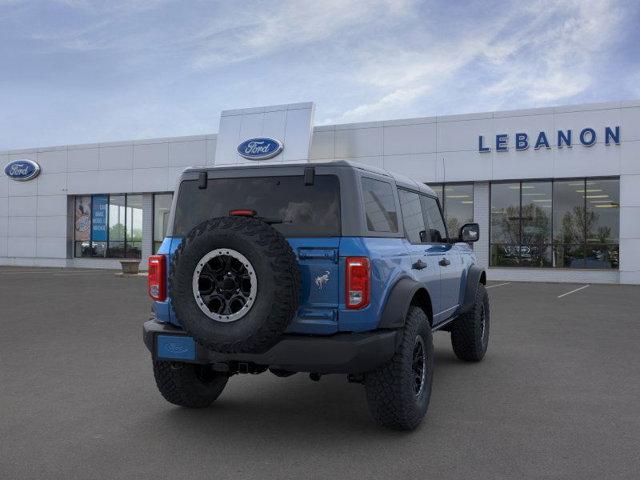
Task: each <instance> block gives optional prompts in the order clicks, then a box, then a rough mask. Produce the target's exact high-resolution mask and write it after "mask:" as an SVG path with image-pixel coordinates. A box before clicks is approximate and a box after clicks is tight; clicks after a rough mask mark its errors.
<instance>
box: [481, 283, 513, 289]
mask: <svg viewBox="0 0 640 480" xmlns="http://www.w3.org/2000/svg"><path fill="white" fill-rule="evenodd" d="M510 283H511V282H504V283H496V284H495V285H489V286H488V287H486V288H487V289H489V288H494V287H502V286H503V285H509V284H510Z"/></svg>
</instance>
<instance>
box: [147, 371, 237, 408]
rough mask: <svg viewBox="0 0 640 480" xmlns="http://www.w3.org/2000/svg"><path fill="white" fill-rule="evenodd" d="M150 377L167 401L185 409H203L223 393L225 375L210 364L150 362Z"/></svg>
mask: <svg viewBox="0 0 640 480" xmlns="http://www.w3.org/2000/svg"><path fill="white" fill-rule="evenodd" d="M153 376H154V377H155V379H156V385H157V386H158V390H160V393H161V394H162V396H163V397H164V398H165V400H167V401H168V402H170V403H173V404H174V405H179V406H181V407H187V408H205V407H208V406H209V405H211V404H212V403H213V402H214V401H215V400H216V399H217V398H218V397H219V396H220V394H221V393H222V390H224V387H225V385H226V384H227V380H228V379H229V377H228V376H227V375H224V374H221V373H218V372H215V371H214V370H212V369H211V367H210V366H209V365H193V364H190V363H180V362H157V361H154V362H153Z"/></svg>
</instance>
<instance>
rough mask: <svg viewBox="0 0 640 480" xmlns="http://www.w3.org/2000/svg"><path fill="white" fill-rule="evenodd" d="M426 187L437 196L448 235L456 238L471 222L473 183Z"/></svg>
mask: <svg viewBox="0 0 640 480" xmlns="http://www.w3.org/2000/svg"><path fill="white" fill-rule="evenodd" d="M428 185H429V186H430V187H431V188H432V189H433V191H434V192H436V194H437V195H438V199H439V200H440V204H441V205H442V209H443V210H444V218H445V220H446V222H447V229H448V230H449V235H450V236H452V237H456V236H457V235H458V233H459V232H460V228H461V227H462V226H463V225H464V224H465V223H472V222H473V183H446V184H434V185H432V184H428Z"/></svg>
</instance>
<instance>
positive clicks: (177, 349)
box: [167, 342, 189, 353]
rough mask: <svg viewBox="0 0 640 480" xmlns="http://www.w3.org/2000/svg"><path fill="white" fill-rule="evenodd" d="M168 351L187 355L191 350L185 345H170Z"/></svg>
mask: <svg viewBox="0 0 640 480" xmlns="http://www.w3.org/2000/svg"><path fill="white" fill-rule="evenodd" d="M167 350H169V351H170V352H171V353H187V352H188V351H189V349H188V348H187V347H185V346H184V345H180V344H179V343H173V342H172V343H168V344H167Z"/></svg>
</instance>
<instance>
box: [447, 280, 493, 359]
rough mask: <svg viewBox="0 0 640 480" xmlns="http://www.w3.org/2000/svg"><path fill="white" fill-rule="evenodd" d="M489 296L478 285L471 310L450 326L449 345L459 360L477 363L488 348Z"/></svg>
mask: <svg viewBox="0 0 640 480" xmlns="http://www.w3.org/2000/svg"><path fill="white" fill-rule="evenodd" d="M489 320H490V313H489V295H488V294H487V289H486V288H485V286H484V285H482V284H479V285H478V288H477V289H476V298H475V300H474V302H473V308H472V309H471V310H469V311H468V312H467V313H464V314H462V315H460V317H459V318H457V319H456V320H455V321H454V322H453V324H452V325H451V345H452V346H453V351H454V352H455V354H456V356H457V357H458V358H459V359H460V360H465V361H467V362H479V361H480V360H482V359H483V358H484V355H485V353H487V347H488V346H489V324H490V322H489Z"/></svg>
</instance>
